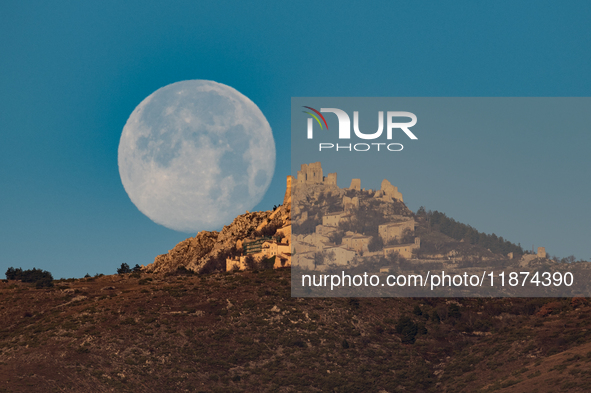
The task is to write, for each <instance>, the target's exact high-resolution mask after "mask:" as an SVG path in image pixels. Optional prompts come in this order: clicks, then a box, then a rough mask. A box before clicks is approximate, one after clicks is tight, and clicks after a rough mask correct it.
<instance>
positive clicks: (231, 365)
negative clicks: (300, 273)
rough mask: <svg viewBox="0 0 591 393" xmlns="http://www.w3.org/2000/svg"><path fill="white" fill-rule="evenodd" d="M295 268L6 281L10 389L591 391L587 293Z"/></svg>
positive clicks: (1, 329)
mask: <svg viewBox="0 0 591 393" xmlns="http://www.w3.org/2000/svg"><path fill="white" fill-rule="evenodd" d="M290 275H291V272H290V270H289V269H278V270H266V271H258V272H250V271H247V272H229V273H221V274H210V275H187V276H175V275H165V274H146V273H141V274H140V273H134V274H124V275H114V276H104V277H91V278H85V279H70V280H58V281H55V286H54V287H53V288H47V289H36V288H35V287H34V284H25V283H20V282H16V281H8V282H0V317H1V318H0V391H6V392H27V393H31V392H43V393H45V392H54V391H55V392H113V391H115V392H134V393H135V392H172V391H174V392H331V391H332V392H365V391H366V392H381V393H394V392H433V393H435V392H449V393H451V392H494V391H501V392H504V391H510V392H531V393H534V392H537V393H547V392H557V391H558V392H589V391H591V367H590V365H591V347H590V345H591V318H590V316H591V308H590V306H589V303H588V300H587V299H582V298H562V299H539V298H536V299H527V298H515V299H491V298H489V299H445V298H421V299H412V298H360V299H352V298H292V297H291V295H290Z"/></svg>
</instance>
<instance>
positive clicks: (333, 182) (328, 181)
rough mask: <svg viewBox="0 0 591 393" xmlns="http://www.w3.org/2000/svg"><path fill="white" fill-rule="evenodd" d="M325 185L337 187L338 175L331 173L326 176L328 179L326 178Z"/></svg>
mask: <svg viewBox="0 0 591 393" xmlns="http://www.w3.org/2000/svg"><path fill="white" fill-rule="evenodd" d="M324 184H328V185H333V186H336V185H337V174H336V173H329V174H328V175H326V177H325V178H324Z"/></svg>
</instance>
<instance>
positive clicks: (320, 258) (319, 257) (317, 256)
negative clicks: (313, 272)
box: [314, 252, 324, 267]
mask: <svg viewBox="0 0 591 393" xmlns="http://www.w3.org/2000/svg"><path fill="white" fill-rule="evenodd" d="M320 265H324V254H323V253H321V252H315V253H314V267H317V266H320Z"/></svg>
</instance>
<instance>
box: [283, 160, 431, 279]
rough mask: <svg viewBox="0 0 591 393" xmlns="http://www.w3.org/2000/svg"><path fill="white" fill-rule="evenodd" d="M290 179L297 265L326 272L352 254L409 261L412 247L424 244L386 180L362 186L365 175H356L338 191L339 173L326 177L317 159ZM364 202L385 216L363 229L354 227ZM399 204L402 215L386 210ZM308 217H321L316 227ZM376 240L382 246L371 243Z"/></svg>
mask: <svg viewBox="0 0 591 393" xmlns="http://www.w3.org/2000/svg"><path fill="white" fill-rule="evenodd" d="M290 182H291V183H292V184H293V187H292V193H293V196H292V204H293V206H292V221H293V222H294V224H295V227H296V229H295V230H294V233H293V234H292V239H293V244H292V246H293V253H294V255H293V264H294V265H297V266H299V267H301V268H304V269H310V270H324V269H326V268H327V267H328V266H331V265H333V266H334V265H336V266H338V265H348V264H350V263H351V262H352V261H353V259H354V258H358V259H360V258H362V257H372V256H389V255H391V254H395V253H396V254H399V255H400V256H402V257H404V258H408V259H410V258H411V257H412V255H413V250H416V249H419V248H420V245H421V241H420V238H419V237H415V236H414V231H415V225H416V223H415V220H414V218H413V217H412V213H411V212H410V211H409V210H408V209H407V208H406V206H404V204H403V203H402V202H403V197H402V194H401V193H400V192H399V191H398V188H397V187H395V186H393V185H392V184H391V183H390V182H389V181H388V180H386V179H384V180H383V181H382V183H381V187H380V189H379V190H375V191H374V190H365V189H363V188H361V179H352V180H351V183H350V186H349V187H348V188H346V189H340V188H338V187H337V185H336V183H337V174H336V173H329V174H328V175H326V176H324V175H323V171H322V166H321V164H320V163H319V162H315V163H311V164H303V165H302V166H301V170H300V171H298V173H297V178H291V177H290V178H288V183H290ZM360 204H363V205H365V208H366V209H367V207H370V208H371V209H375V210H376V212H378V211H379V212H378V213H379V214H380V215H384V216H385V217H387V220H386V221H385V222H383V223H381V224H379V225H377V227H376V228H373V229H370V230H369V231H367V230H366V231H364V232H365V233H362V232H360V231H359V229H357V228H356V226H355V222H357V221H358V217H357V215H358V214H359V211H360V209H363V207H364V206H361V205H360ZM395 204H397V207H398V208H399V210H401V211H400V212H399V213H402V214H388V209H387V207H388V205H395ZM318 207H320V210H319V211H317V210H318ZM312 214H314V216H313V217H312ZM310 221H312V222H313V221H317V224H316V225H315V226H314V228H313V231H309V228H306V226H305V225H302V224H305V223H307V222H310ZM347 228H348V229H347ZM306 229H308V230H306ZM356 229H357V230H356ZM307 232H310V233H307ZM368 232H371V234H368ZM375 237H379V240H378V241H376V239H374V238H375ZM409 240H410V241H409ZM372 242H374V243H375V244H379V246H376V247H372Z"/></svg>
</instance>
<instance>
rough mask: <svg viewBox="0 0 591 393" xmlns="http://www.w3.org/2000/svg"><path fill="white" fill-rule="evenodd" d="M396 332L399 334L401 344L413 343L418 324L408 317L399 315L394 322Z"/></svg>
mask: <svg viewBox="0 0 591 393" xmlns="http://www.w3.org/2000/svg"><path fill="white" fill-rule="evenodd" d="M396 333H398V334H400V338H401V339H402V343H403V344H414V342H415V337H416V336H417V333H418V326H417V324H416V323H414V322H413V321H412V319H410V318H409V317H400V319H399V320H398V323H396Z"/></svg>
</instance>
